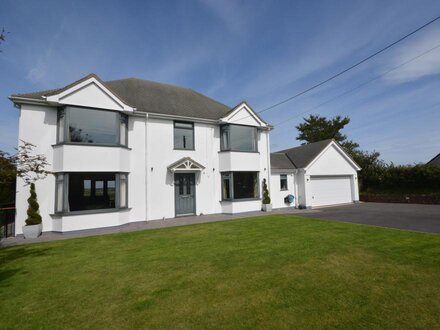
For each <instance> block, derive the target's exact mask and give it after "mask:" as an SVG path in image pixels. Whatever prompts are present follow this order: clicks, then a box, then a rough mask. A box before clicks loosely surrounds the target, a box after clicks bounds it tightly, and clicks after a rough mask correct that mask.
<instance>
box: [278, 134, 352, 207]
mask: <svg viewBox="0 0 440 330" xmlns="http://www.w3.org/2000/svg"><path fill="white" fill-rule="evenodd" d="M270 158H271V176H270V177H271V197H272V204H273V207H275V208H282V207H292V206H299V205H303V206H305V207H307V208H311V207H319V206H328V205H335V204H345V203H353V202H358V201H359V188H358V178H357V172H358V171H359V170H360V167H359V165H357V164H356V163H355V162H354V161H353V160H352V159H351V158H350V156H349V155H348V154H347V153H346V152H345V151H344V150H343V149H342V148H341V147H340V146H339V144H337V143H336V142H335V141H334V140H331V139H330V140H324V141H320V142H315V143H310V144H306V145H303V146H300V147H296V148H291V149H287V150H282V151H278V152H275V153H272V154H271V155H270ZM289 195H292V196H294V197H295V198H294V199H293V202H291V203H290V202H289V200H288V199H287V198H286V197H287V196H289Z"/></svg>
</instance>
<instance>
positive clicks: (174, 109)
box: [12, 74, 231, 120]
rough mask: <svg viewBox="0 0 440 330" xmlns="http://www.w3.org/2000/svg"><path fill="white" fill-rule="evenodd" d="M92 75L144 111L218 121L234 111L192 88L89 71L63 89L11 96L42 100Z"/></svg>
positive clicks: (122, 98) (131, 104) (128, 102)
mask: <svg viewBox="0 0 440 330" xmlns="http://www.w3.org/2000/svg"><path fill="white" fill-rule="evenodd" d="M90 77H95V78H97V79H98V80H99V81H100V82H101V83H103V84H104V85H105V86H106V87H107V88H108V89H109V90H111V91H112V92H113V93H115V95H116V96H118V97H119V98H120V99H121V100H122V101H124V102H125V103H127V104H128V105H130V106H132V107H135V108H136V109H137V110H138V111H142V112H149V113H158V114H169V115H177V116H184V117H194V118H204V119H213V120H217V119H220V118H222V117H224V116H225V115H226V114H227V113H229V112H230V111H231V107H228V106H226V105H224V104H222V103H219V102H217V101H215V100H213V99H211V98H209V97H207V96H204V95H202V94H200V93H198V92H196V91H194V90H192V89H189V88H183V87H178V86H173V85H168V84H163V83H158V82H154V81H149V80H143V79H138V78H128V79H120V80H112V81H101V80H100V79H99V77H98V76H97V75H95V74H89V75H87V76H86V77H83V78H81V79H80V80H77V81H75V82H73V83H71V84H69V85H67V86H65V87H63V88H58V89H51V90H46V91H40V92H34V93H25V94H13V95H12V97H25V98H32V99H40V100H43V99H44V98H43V96H48V95H53V94H57V93H60V92H62V91H64V90H66V89H68V88H70V87H72V86H73V85H75V84H78V83H80V82H82V81H84V80H86V79H88V78H90Z"/></svg>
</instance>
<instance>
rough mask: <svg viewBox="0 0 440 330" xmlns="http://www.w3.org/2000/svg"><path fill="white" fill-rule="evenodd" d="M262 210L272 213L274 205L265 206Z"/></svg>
mask: <svg viewBox="0 0 440 330" xmlns="http://www.w3.org/2000/svg"><path fill="white" fill-rule="evenodd" d="M262 210H263V211H264V212H271V211H272V204H263V208H262Z"/></svg>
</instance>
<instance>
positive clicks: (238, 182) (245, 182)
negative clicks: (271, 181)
mask: <svg viewBox="0 0 440 330" xmlns="http://www.w3.org/2000/svg"><path fill="white" fill-rule="evenodd" d="M221 178H222V200H240V199H256V198H259V197H260V192H259V184H258V182H259V180H258V172H222V173H221Z"/></svg>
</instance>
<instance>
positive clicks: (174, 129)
mask: <svg viewBox="0 0 440 330" xmlns="http://www.w3.org/2000/svg"><path fill="white" fill-rule="evenodd" d="M179 123H182V124H190V125H191V126H192V140H193V147H192V148H177V147H176V144H175V142H174V134H175V132H176V124H179ZM178 128H181V127H178ZM194 131H195V125H194V122H191V121H183V120H175V121H174V122H173V146H174V150H196V139H195V132H194Z"/></svg>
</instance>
